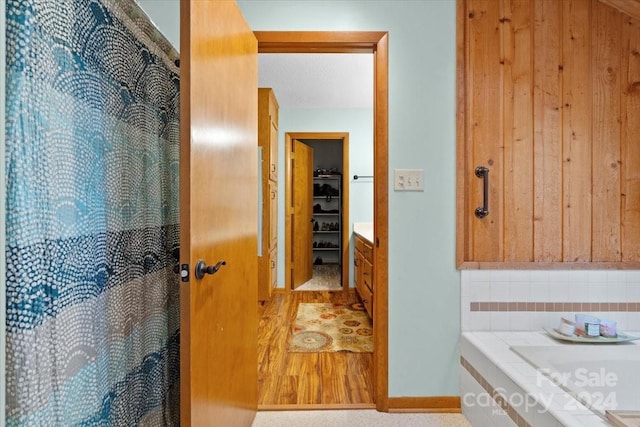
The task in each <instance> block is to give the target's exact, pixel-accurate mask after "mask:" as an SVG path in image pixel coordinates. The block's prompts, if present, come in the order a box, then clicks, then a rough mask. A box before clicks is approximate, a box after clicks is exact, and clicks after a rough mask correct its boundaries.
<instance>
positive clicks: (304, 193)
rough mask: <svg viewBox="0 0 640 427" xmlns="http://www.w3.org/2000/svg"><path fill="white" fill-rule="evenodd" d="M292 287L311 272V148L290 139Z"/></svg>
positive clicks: (304, 279) (305, 279)
mask: <svg viewBox="0 0 640 427" xmlns="http://www.w3.org/2000/svg"><path fill="white" fill-rule="evenodd" d="M292 186H293V189H292V190H293V191H292V194H293V203H292V204H293V227H292V229H293V233H292V234H293V235H292V236H291V238H292V241H293V245H292V250H293V253H292V254H291V259H292V263H293V289H295V288H297V287H298V286H300V285H301V284H303V283H304V282H306V281H307V280H310V279H311V276H312V275H313V268H312V262H313V261H312V250H311V245H312V243H311V241H312V239H313V224H312V223H311V220H312V218H313V149H312V148H311V147H309V146H308V145H306V144H304V143H302V142H300V141H298V140H294V141H293V183H292Z"/></svg>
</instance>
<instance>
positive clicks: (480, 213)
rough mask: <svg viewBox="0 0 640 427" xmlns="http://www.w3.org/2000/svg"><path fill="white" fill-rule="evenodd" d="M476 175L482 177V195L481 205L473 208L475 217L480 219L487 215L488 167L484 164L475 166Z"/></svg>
mask: <svg viewBox="0 0 640 427" xmlns="http://www.w3.org/2000/svg"><path fill="white" fill-rule="evenodd" d="M476 176H477V177H478V178H483V181H484V182H483V184H484V185H483V197H482V204H483V206H479V207H477V208H476V210H475V214H476V217H478V218H480V219H482V218H484V217H486V216H487V215H489V168H487V167H484V166H478V167H476Z"/></svg>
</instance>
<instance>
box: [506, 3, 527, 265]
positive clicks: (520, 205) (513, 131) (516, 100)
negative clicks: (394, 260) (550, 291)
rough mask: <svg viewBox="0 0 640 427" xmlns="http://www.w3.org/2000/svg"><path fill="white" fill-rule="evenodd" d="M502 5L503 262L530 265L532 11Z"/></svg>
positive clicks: (524, 6)
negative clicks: (521, 262)
mask: <svg viewBox="0 0 640 427" xmlns="http://www.w3.org/2000/svg"><path fill="white" fill-rule="evenodd" d="M533 6H534V3H533V2H531V1H529V0H503V2H502V9H503V13H502V18H501V20H500V22H501V30H502V40H503V42H502V50H503V53H502V57H503V58H502V61H501V62H502V63H503V70H504V78H503V81H504V89H503V91H504V92H503V96H504V102H503V104H504V114H503V122H504V125H503V132H504V141H503V146H504V159H505V161H504V165H505V168H504V211H505V215H504V236H505V238H504V259H505V261H533V221H532V218H533V162H532V161H531V159H532V158H533V120H532V119H533V75H534V73H533V54H532V52H533V51H534V49H533V29H532V26H533V14H534V9H533Z"/></svg>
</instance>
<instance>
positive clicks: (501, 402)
mask: <svg viewBox="0 0 640 427" xmlns="http://www.w3.org/2000/svg"><path fill="white" fill-rule="evenodd" d="M460 365H461V366H462V367H463V368H465V369H466V370H467V372H469V374H470V375H471V376H472V377H473V378H474V379H475V380H476V381H477V383H478V384H480V386H481V387H482V388H483V389H485V390H486V392H487V393H489V396H491V398H492V399H493V400H494V401H495V402H496V404H498V406H500V408H502V410H503V411H504V412H505V413H506V414H507V415H508V416H509V418H511V420H512V421H513V422H514V423H516V425H517V426H518V427H531V424H529V423H528V422H527V421H526V420H525V419H524V418H522V416H521V415H520V414H519V413H518V411H516V410H515V408H514V407H513V406H511V405H509V402H508V401H507V398H506V397H505V396H503V395H502V394H500V392H498V391H497V390H496V389H495V388H494V387H493V386H492V385H491V384H490V383H489V382H488V381H487V380H486V379H485V378H484V377H483V376H482V374H481V373H480V372H478V370H477V369H476V368H474V367H473V365H472V364H471V363H469V362H468V361H467V359H465V358H464V357H462V356H460Z"/></svg>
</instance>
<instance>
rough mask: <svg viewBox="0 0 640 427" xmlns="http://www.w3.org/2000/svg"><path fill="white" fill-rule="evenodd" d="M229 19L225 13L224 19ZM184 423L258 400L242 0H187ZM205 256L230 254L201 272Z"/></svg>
mask: <svg viewBox="0 0 640 427" xmlns="http://www.w3.org/2000/svg"><path fill="white" fill-rule="evenodd" d="M222 17H224V19H223V18H222ZM180 18H181V22H180V25H181V49H180V51H181V55H182V60H181V70H180V76H181V82H180V84H181V94H180V95H181V99H180V104H181V115H180V132H181V156H180V159H181V164H180V172H181V176H180V199H181V200H180V207H181V210H180V259H181V261H180V262H181V264H187V265H190V266H191V271H190V273H191V276H190V277H189V281H188V283H181V285H180V327H181V333H180V379H181V384H180V403H181V408H180V418H181V421H180V425H182V426H185V427H188V426H191V425H196V426H201V425H250V424H251V422H252V420H253V418H254V416H255V411H256V407H257V369H256V365H257V348H256V345H257V330H256V329H257V328H256V324H257V321H258V319H257V309H256V308H255V307H256V300H257V297H258V291H257V277H258V269H257V257H256V254H257V249H258V248H257V241H258V235H257V234H258V230H257V221H256V218H257V215H258V207H257V200H258V193H257V191H258V177H257V171H258V159H257V149H256V147H257V129H258V122H257V111H258V92H257V81H258V70H257V41H256V39H255V37H254V36H253V33H252V31H251V29H250V28H249V27H248V25H247V24H246V22H245V21H244V18H243V17H242V14H241V12H240V10H239V8H238V6H237V5H236V4H235V2H201V1H196V0H191V1H183V2H181V11H180ZM198 260H204V261H205V262H206V263H207V264H208V265H213V264H216V263H217V262H218V261H222V260H224V261H226V266H224V267H223V268H221V269H220V271H218V272H217V273H216V274H215V275H207V276H205V277H203V278H202V279H196V278H195V277H194V276H195V275H194V267H195V265H196V262H197V261H198Z"/></svg>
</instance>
